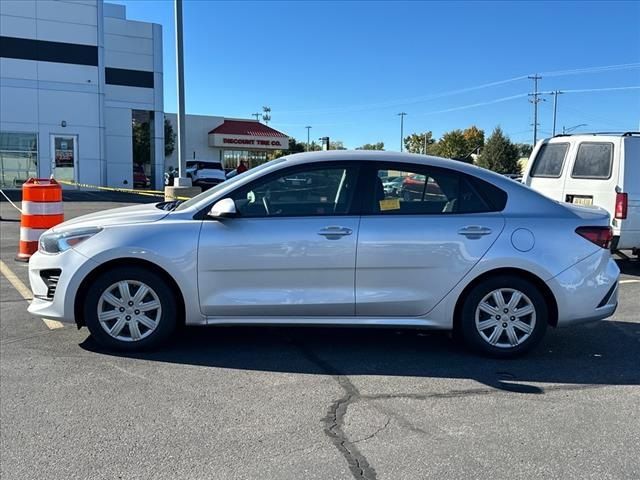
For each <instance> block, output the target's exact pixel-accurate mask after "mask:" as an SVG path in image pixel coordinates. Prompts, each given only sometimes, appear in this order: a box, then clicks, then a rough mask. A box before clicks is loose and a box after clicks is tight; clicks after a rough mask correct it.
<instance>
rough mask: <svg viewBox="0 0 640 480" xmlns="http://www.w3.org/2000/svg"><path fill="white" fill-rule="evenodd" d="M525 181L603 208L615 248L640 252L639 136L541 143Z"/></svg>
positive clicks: (570, 138)
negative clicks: (608, 221)
mask: <svg viewBox="0 0 640 480" xmlns="http://www.w3.org/2000/svg"><path fill="white" fill-rule="evenodd" d="M522 182H523V183H524V184H525V185H528V186H530V187H531V188H533V189H534V190H537V191H539V192H540V193H542V194H544V195H546V196H548V197H551V198H553V199H554V200H559V201H562V202H569V203H575V204H580V205H597V206H600V207H603V208H604V209H606V210H607V211H608V212H609V214H610V215H611V226H612V228H613V235H614V238H613V243H612V249H613V250H632V251H633V253H634V254H636V255H638V254H640V132H626V133H615V134H614V133H593V134H579V135H556V136H555V137H553V138H548V139H545V140H541V141H540V142H538V144H537V145H536V147H535V148H534V150H533V152H531V157H530V158H529V162H528V163H527V167H526V169H525V172H524V176H523V178H522Z"/></svg>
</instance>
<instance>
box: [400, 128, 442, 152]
mask: <svg viewBox="0 0 640 480" xmlns="http://www.w3.org/2000/svg"><path fill="white" fill-rule="evenodd" d="M425 136H426V137H427V152H425V151H424V139H425ZM434 143H435V140H434V139H433V133H432V132H431V130H429V131H428V132H424V133H412V134H411V135H409V136H408V137H404V149H405V150H406V151H407V152H409V153H432V152H430V151H429V147H430V146H431V145H433V144H434Z"/></svg>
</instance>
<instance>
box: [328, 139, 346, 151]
mask: <svg viewBox="0 0 640 480" xmlns="http://www.w3.org/2000/svg"><path fill="white" fill-rule="evenodd" d="M329 150H346V148H345V146H344V142H343V141H342V140H336V141H335V142H331V141H329Z"/></svg>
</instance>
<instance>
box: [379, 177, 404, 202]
mask: <svg viewBox="0 0 640 480" xmlns="http://www.w3.org/2000/svg"><path fill="white" fill-rule="evenodd" d="M381 180H382V188H384V193H385V194H387V195H389V196H391V197H399V196H400V191H401V190H402V181H403V180H404V179H403V178H402V177H382V178H381Z"/></svg>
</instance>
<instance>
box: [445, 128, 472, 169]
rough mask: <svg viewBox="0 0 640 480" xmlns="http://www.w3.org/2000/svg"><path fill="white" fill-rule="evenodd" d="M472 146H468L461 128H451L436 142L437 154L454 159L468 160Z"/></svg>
mask: <svg viewBox="0 0 640 480" xmlns="http://www.w3.org/2000/svg"><path fill="white" fill-rule="evenodd" d="M472 149H473V147H470V146H469V143H468V142H467V139H466V138H465V135H464V132H463V131H462V130H459V129H458V130H451V131H450V132H446V133H445V134H444V135H442V138H441V139H440V141H439V142H438V147H437V150H438V155H440V156H441V157H446V158H453V159H455V160H463V161H466V162H468V161H470V159H471V153H473V152H472Z"/></svg>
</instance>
